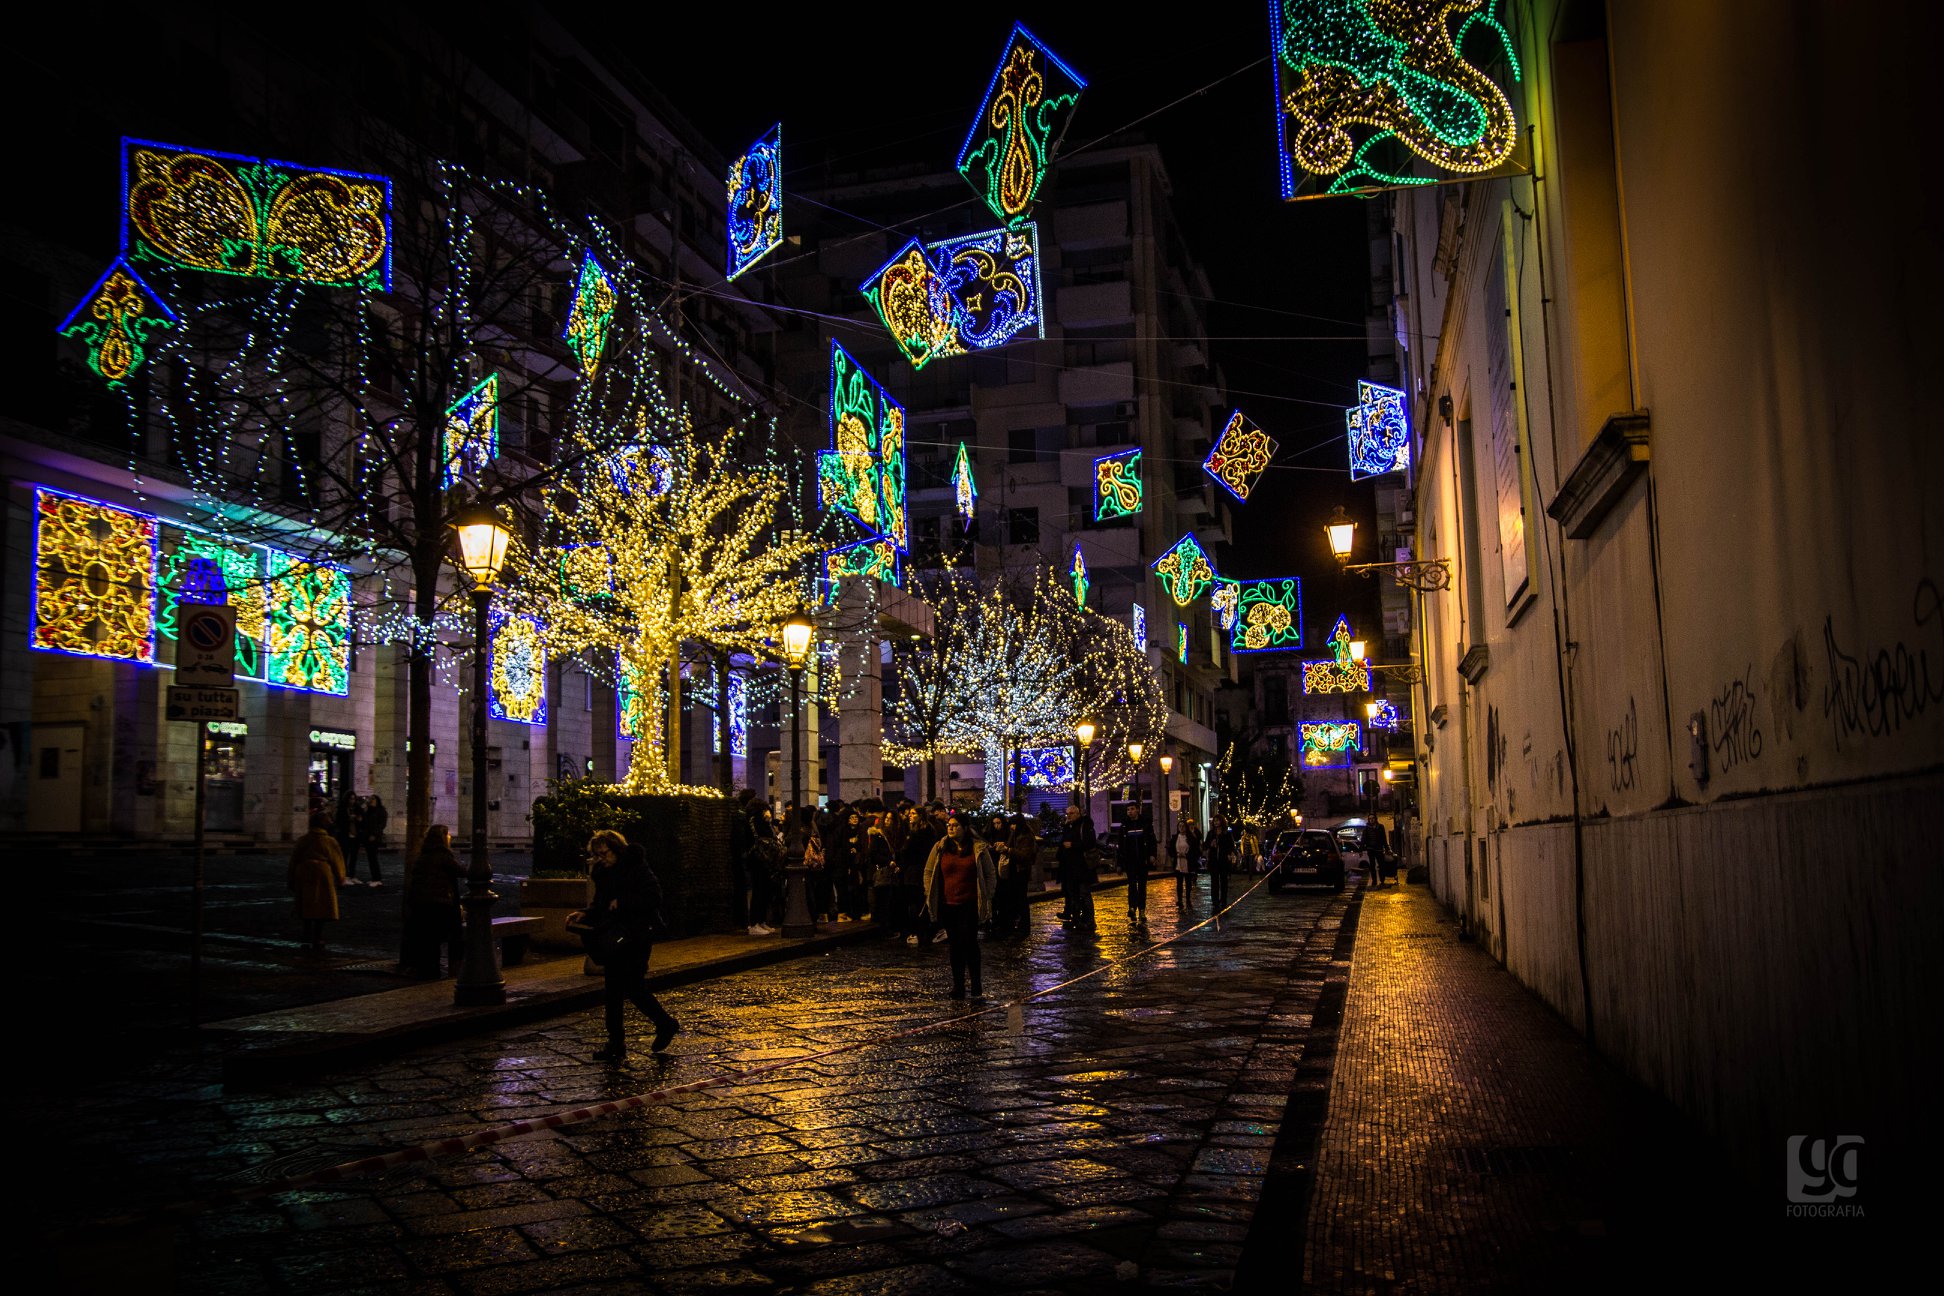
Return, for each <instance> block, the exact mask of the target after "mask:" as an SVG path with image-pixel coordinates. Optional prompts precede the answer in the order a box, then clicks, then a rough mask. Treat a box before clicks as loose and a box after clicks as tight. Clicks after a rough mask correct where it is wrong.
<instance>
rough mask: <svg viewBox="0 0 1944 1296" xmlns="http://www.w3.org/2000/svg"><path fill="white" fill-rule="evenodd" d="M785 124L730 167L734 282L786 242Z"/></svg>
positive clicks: (729, 227) (730, 275)
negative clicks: (784, 203) (784, 240)
mask: <svg viewBox="0 0 1944 1296" xmlns="http://www.w3.org/2000/svg"><path fill="white" fill-rule="evenodd" d="M782 159H783V123H782V122H778V123H776V125H774V126H772V127H770V128H769V130H768V131H767V132H765V133H764V135H763V137H762V138H761V139H759V140H757V141H756V142H755V143H754V144H751V145H750V146H749V151H748V152H747V153H744V154H743V155H742V156H741V157H739V158H737V159H736V160H735V161H734V162H731V163H730V164H729V185H728V189H729V209H728V220H727V222H726V229H727V234H728V240H729V264H728V275H727V277H728V278H730V279H734V278H735V277H736V276H737V275H739V274H741V273H742V272H743V271H745V270H747V269H749V267H751V266H753V265H755V264H756V263H757V262H758V261H760V260H762V259H763V257H765V256H767V255H768V254H769V253H770V252H771V251H773V250H774V249H775V248H776V247H777V246H778V245H779V244H781V243H782V242H783V160H782Z"/></svg>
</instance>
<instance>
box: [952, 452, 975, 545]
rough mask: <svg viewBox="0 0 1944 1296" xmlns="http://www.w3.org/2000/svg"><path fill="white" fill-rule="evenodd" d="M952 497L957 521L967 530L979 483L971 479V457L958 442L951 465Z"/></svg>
mask: <svg viewBox="0 0 1944 1296" xmlns="http://www.w3.org/2000/svg"><path fill="white" fill-rule="evenodd" d="M952 498H953V500H954V501H956V503H957V507H958V515H959V521H960V523H961V524H963V525H964V527H965V529H967V530H968V531H969V530H971V528H972V519H973V516H974V515H975V513H976V511H977V509H978V505H979V484H978V483H977V482H976V481H974V480H973V479H972V458H971V456H970V455H968V454H966V453H965V442H963V441H961V442H959V448H958V462H956V463H954V464H953V465H952Z"/></svg>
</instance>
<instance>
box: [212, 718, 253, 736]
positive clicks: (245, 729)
mask: <svg viewBox="0 0 1944 1296" xmlns="http://www.w3.org/2000/svg"><path fill="white" fill-rule="evenodd" d="M204 728H206V729H208V730H209V732H210V733H211V734H213V735H215V736H216V737H218V738H247V737H249V736H250V726H249V723H248V722H247V721H244V720H211V721H210V722H209V723H208V724H207V725H205V726H204Z"/></svg>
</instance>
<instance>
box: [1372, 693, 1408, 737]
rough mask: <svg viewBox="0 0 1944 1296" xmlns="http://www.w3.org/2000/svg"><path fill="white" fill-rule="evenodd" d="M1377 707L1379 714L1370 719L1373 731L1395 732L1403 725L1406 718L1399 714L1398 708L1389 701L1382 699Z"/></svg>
mask: <svg viewBox="0 0 1944 1296" xmlns="http://www.w3.org/2000/svg"><path fill="white" fill-rule="evenodd" d="M1376 705H1377V713H1376V714H1375V715H1373V716H1371V717H1370V727H1371V728H1372V729H1393V730H1394V729H1396V728H1397V726H1398V725H1400V724H1402V723H1403V720H1404V717H1403V716H1401V715H1399V714H1398V713H1397V708H1396V707H1395V706H1394V705H1392V704H1391V702H1390V700H1389V699H1382V700H1380V701H1379V702H1378V703H1377V704H1376Z"/></svg>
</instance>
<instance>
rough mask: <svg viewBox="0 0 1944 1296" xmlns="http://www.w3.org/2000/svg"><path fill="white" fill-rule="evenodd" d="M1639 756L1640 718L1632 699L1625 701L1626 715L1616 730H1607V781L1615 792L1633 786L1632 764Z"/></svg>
mask: <svg viewBox="0 0 1944 1296" xmlns="http://www.w3.org/2000/svg"><path fill="white" fill-rule="evenodd" d="M1639 755H1640V716H1639V714H1638V712H1637V711H1636V709H1635V707H1634V700H1633V698H1631V697H1629V698H1628V699H1627V715H1626V718H1625V719H1623V720H1622V721H1621V722H1620V727H1619V728H1618V729H1609V730H1607V781H1608V782H1609V783H1610V784H1611V785H1612V788H1613V790H1614V791H1615V792H1625V791H1628V790H1630V789H1631V788H1632V787H1633V785H1634V762H1635V760H1636V759H1637V758H1638V757H1639Z"/></svg>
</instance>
